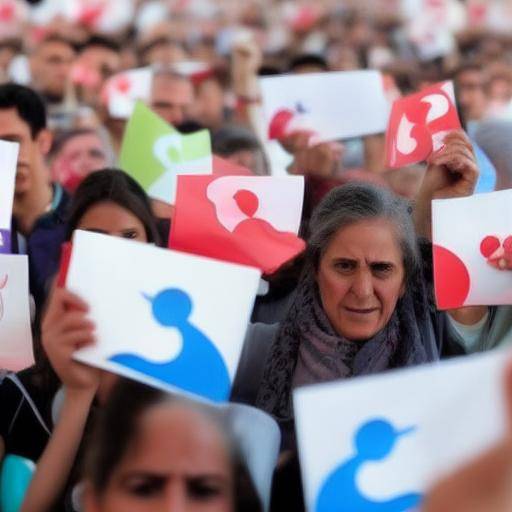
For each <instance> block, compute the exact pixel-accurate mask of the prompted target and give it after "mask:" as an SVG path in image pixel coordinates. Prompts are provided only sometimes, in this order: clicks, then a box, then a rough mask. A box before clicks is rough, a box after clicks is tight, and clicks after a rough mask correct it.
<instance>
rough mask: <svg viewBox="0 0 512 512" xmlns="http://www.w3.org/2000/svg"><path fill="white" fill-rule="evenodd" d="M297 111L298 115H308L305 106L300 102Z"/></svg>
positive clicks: (296, 106)
mask: <svg viewBox="0 0 512 512" xmlns="http://www.w3.org/2000/svg"><path fill="white" fill-rule="evenodd" d="M295 110H296V111H297V113H299V114H307V113H308V110H307V109H306V108H305V107H304V105H303V104H302V103H301V102H300V101H298V102H297V103H296V105H295Z"/></svg>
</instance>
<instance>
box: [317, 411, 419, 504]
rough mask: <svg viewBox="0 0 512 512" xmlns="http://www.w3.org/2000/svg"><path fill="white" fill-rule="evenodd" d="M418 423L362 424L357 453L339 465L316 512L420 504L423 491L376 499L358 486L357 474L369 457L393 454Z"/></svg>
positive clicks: (323, 489) (382, 422)
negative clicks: (404, 426) (395, 425)
mask: <svg viewBox="0 0 512 512" xmlns="http://www.w3.org/2000/svg"><path fill="white" fill-rule="evenodd" d="M413 430H414V427H411V428H408V429H405V430H402V431H396V430H395V429H394V428H393V426H392V425H391V424H390V423H389V422H387V421H386V420H381V419H377V420H371V421H368V422H367V423H365V424H364V425H361V427H360V428H359V430H358V431H357V433H356V435H355V438H354V444H355V451H356V454H355V455H354V456H353V457H351V458H350V459H348V460H347V461H346V462H344V463H343V464H342V465H341V466H340V467H338V468H337V469H335V470H334V471H333V472H332V473H331V474H330V475H329V476H328V478H327V480H326V481H325V483H324V485H323V486H322V488H321V489H320V494H319V496H318V499H317V503H316V509H315V510H316V512H402V511H406V510H411V509H413V508H414V507H416V506H417V505H418V504H419V502H420V500H421V494H413V493H411V494H406V495H404V496H398V497H396V498H393V499H390V500H387V501H374V500H372V499H370V498H368V497H366V496H364V495H363V494H362V493H361V491H360V490H359V489H358V487H357V482H356V478H357V474H358V472H359V471H360V470H361V467H362V466H363V465H364V464H365V463H366V462H369V461H378V460H383V459H385V458H386V457H388V456H389V455H390V453H391V452H392V450H393V447H394V445H395V443H396V442H397V440H398V438H399V437H401V436H404V435H406V434H409V433H410V432H412V431H413Z"/></svg>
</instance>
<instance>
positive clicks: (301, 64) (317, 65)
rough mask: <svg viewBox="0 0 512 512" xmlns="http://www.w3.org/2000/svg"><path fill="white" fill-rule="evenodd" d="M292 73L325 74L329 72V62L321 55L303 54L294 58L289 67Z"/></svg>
mask: <svg viewBox="0 0 512 512" xmlns="http://www.w3.org/2000/svg"><path fill="white" fill-rule="evenodd" d="M289 70H290V73H294V74H297V75H298V74H305V73H323V72H324V71H329V66H328V64H327V61H326V60H325V59H324V58H323V57H322V56H321V55H315V54H309V53H308V54H303V55H298V56H297V57H294V58H293V59H292V61H291V62H290V66H289Z"/></svg>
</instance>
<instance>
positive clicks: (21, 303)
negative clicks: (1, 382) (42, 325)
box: [0, 254, 34, 372]
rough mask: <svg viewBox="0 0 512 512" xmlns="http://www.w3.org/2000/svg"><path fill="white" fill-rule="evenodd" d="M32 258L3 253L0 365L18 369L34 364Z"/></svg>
mask: <svg viewBox="0 0 512 512" xmlns="http://www.w3.org/2000/svg"><path fill="white" fill-rule="evenodd" d="M29 300H30V299H29V289H28V258H27V256H21V255H14V254H1V255H0V369H7V370H11V371H14V372H17V371H20V370H23V369H24V368H28V367H29V366H31V365H33V364H34V353H33V348H32V331H31V327H30V302H29Z"/></svg>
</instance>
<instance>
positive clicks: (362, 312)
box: [345, 306, 379, 315]
mask: <svg viewBox="0 0 512 512" xmlns="http://www.w3.org/2000/svg"><path fill="white" fill-rule="evenodd" d="M345 310H346V311H348V312H349V313H352V314H354V315H370V314H372V313H375V312H377V311H379V308H349V307H347V306H345Z"/></svg>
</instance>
